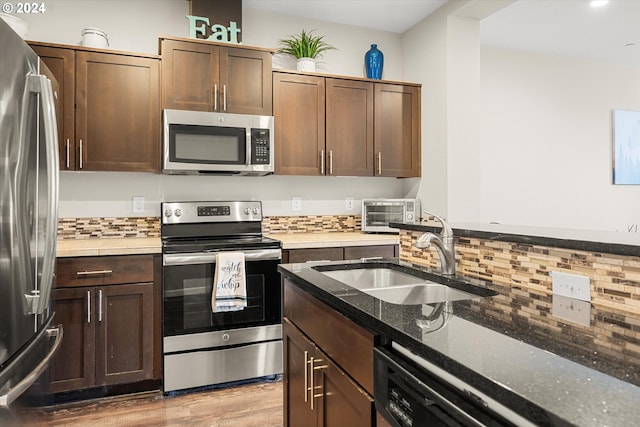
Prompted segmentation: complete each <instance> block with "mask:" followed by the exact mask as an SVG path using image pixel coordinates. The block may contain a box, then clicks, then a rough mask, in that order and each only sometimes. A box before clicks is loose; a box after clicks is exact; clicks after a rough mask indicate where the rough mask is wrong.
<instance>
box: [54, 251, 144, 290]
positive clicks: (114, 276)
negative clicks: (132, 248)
mask: <svg viewBox="0 0 640 427" xmlns="http://www.w3.org/2000/svg"><path fill="white" fill-rule="evenodd" d="M56 267H57V271H56V276H57V279H56V287H58V288H64V287H76V286H96V285H113V284H123V283H144V282H153V255H122V256H120V255H118V256H98V257H78V258H58V259H57V266H56Z"/></svg>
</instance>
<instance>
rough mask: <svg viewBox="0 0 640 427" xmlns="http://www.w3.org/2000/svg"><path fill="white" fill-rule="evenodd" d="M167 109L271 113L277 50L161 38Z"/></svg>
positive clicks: (163, 102)
mask: <svg viewBox="0 0 640 427" xmlns="http://www.w3.org/2000/svg"><path fill="white" fill-rule="evenodd" d="M160 52H161V56H162V89H163V90H162V107H163V108H170V109H177V110H194V111H218V112H224V113H239V114H257V115H267V116H270V115H272V112H273V109H272V80H271V55H272V51H271V50H268V49H261V48H249V47H244V46H237V47H236V46H229V45H228V44H216V43H212V42H206V41H198V40H190V39H168V38H163V39H160Z"/></svg>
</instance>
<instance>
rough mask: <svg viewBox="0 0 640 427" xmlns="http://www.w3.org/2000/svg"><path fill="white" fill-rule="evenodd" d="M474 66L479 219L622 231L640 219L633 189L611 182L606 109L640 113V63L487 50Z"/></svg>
mask: <svg viewBox="0 0 640 427" xmlns="http://www.w3.org/2000/svg"><path fill="white" fill-rule="evenodd" d="M481 64H482V68H481V70H482V71H481V84H482V109H481V111H482V116H481V122H482V125H481V141H482V157H481V164H482V178H481V181H482V197H481V200H482V203H481V212H482V214H481V216H480V218H478V220H479V221H481V222H485V223H486V222H490V221H496V222H500V223H504V224H517V225H523V224H531V225H541V226H552V227H567V228H580V229H592V230H620V231H626V230H627V228H628V226H629V225H631V224H638V223H640V187H638V186H632V185H629V186H623V185H613V184H612V171H611V167H612V126H611V123H612V122H611V116H612V113H611V111H612V110H613V109H626V110H636V111H638V110H640V79H639V78H638V76H640V69H639V68H638V67H630V66H622V65H615V64H606V63H597V62H590V61H585V60H578V59H573V58H567V57H554V56H548V55H540V54H530V53H523V52H514V51H508V50H502V49H497V48H490V47H483V48H482V59H481ZM456 196H457V197H465V196H467V195H465V194H464V193H460V194H457V195H456Z"/></svg>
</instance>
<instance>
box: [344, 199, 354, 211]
mask: <svg viewBox="0 0 640 427" xmlns="http://www.w3.org/2000/svg"><path fill="white" fill-rule="evenodd" d="M344 208H345V209H346V210H348V211H352V210H353V197H345V199H344Z"/></svg>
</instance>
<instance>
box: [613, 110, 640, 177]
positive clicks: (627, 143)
mask: <svg viewBox="0 0 640 427" xmlns="http://www.w3.org/2000/svg"><path fill="white" fill-rule="evenodd" d="M613 183H614V184H640V111H626V110H613Z"/></svg>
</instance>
